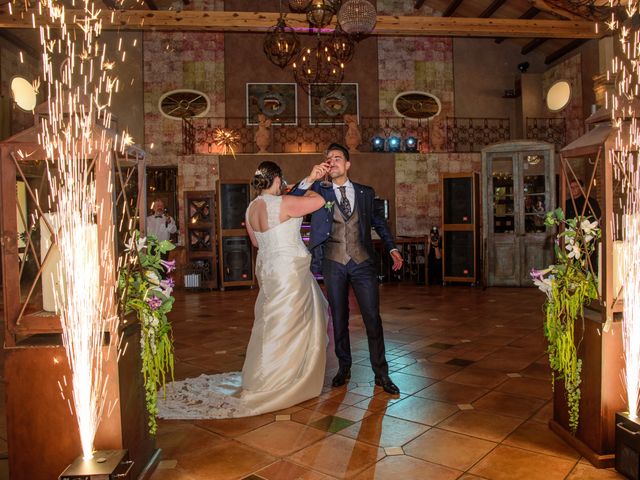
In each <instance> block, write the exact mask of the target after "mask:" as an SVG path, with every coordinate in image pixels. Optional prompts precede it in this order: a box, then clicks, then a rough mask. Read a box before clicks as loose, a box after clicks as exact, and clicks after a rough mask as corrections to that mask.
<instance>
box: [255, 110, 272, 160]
mask: <svg viewBox="0 0 640 480" xmlns="http://www.w3.org/2000/svg"><path fill="white" fill-rule="evenodd" d="M270 127H271V120H269V119H268V118H267V117H266V116H265V115H263V114H259V115H258V130H257V131H256V135H255V137H253V139H254V141H255V142H256V145H257V146H258V153H267V152H268V151H269V145H271V132H270V131H269V128H270Z"/></svg>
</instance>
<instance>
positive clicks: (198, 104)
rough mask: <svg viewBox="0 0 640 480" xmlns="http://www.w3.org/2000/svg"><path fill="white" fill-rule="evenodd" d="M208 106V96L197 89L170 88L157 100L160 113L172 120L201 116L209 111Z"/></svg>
mask: <svg viewBox="0 0 640 480" xmlns="http://www.w3.org/2000/svg"><path fill="white" fill-rule="evenodd" d="M209 106H210V103H209V97H207V95H205V94H204V93H202V92H199V91H197V90H185V89H181V90H172V91H170V92H167V93H165V94H164V95H162V96H161V97H160V100H159V101H158V108H159V109H160V113H162V115H164V116H165V117H167V118H171V119H173V120H180V119H183V118H188V117H203V116H205V115H206V114H207V113H208V112H209Z"/></svg>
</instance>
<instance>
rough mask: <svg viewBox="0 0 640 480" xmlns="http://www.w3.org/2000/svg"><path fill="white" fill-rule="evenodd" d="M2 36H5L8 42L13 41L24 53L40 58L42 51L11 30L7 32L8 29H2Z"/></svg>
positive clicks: (0, 36) (0, 32) (0, 31)
mask: <svg viewBox="0 0 640 480" xmlns="http://www.w3.org/2000/svg"><path fill="white" fill-rule="evenodd" d="M0 38H4V39H5V40H6V41H7V42H9V43H11V44H12V45H13V46H14V47H16V48H17V49H18V50H22V51H23V52H24V53H26V54H27V55H29V56H30V57H33V58H39V57H40V52H39V51H38V50H37V49H35V48H33V47H32V46H31V45H29V44H28V43H27V42H25V41H24V40H22V39H21V38H19V37H17V36H15V35H14V34H13V33H11V32H7V31H6V30H0Z"/></svg>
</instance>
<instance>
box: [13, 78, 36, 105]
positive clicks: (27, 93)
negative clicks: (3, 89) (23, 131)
mask: <svg viewBox="0 0 640 480" xmlns="http://www.w3.org/2000/svg"><path fill="white" fill-rule="evenodd" d="M11 95H12V96H13V101H14V102H16V105H18V106H19V107H20V108H21V109H22V110H26V111H27V112H32V111H33V109H34V108H36V99H37V94H36V90H35V88H33V85H32V84H31V82H30V81H29V80H27V79H26V78H22V77H13V80H11Z"/></svg>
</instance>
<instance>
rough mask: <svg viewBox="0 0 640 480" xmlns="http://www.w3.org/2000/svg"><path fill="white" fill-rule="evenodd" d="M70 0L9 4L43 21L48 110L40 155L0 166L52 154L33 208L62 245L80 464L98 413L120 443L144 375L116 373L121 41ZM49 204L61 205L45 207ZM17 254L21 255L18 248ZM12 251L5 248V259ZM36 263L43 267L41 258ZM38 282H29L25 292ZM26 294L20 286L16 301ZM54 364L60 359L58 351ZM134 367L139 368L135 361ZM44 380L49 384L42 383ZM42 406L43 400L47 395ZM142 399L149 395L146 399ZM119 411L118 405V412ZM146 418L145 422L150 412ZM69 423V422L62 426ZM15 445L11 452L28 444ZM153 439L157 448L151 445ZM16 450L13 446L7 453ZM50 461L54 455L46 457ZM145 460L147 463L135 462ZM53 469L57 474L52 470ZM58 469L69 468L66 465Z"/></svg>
mask: <svg viewBox="0 0 640 480" xmlns="http://www.w3.org/2000/svg"><path fill="white" fill-rule="evenodd" d="M72 3H73V5H72V8H73V9H74V10H73V12H72V13H71V12H68V11H67V10H66V8H65V6H64V5H63V4H62V3H61V2H56V1H55V0H38V1H36V2H35V3H32V2H28V1H27V2H24V3H22V2H21V3H20V5H19V6H18V4H16V3H13V4H9V6H8V8H9V10H13V11H12V14H13V15H16V16H21V17H26V18H31V19H32V24H33V26H34V28H36V26H38V27H37V28H38V31H39V36H40V43H41V46H42V51H41V63H42V74H41V76H42V78H41V85H42V88H41V90H44V93H45V96H46V106H45V108H46V111H43V112H42V113H44V115H43V116H41V118H40V120H41V121H40V124H39V125H38V126H37V129H38V131H37V146H36V147H35V148H36V150H37V151H38V152H40V153H38V154H37V155H34V151H35V150H34V151H26V150H25V151H20V150H18V151H17V153H16V154H15V156H14V154H13V153H11V156H12V157H11V159H9V158H8V157H7V156H3V158H2V162H3V164H2V167H3V168H4V170H2V168H0V170H2V171H3V172H4V174H5V175H6V178H9V177H13V176H15V174H14V175H12V174H11V171H12V170H11V169H13V168H17V169H18V170H19V171H20V173H21V174H22V171H21V170H20V168H21V167H20V164H26V163H28V162H29V161H32V160H33V159H34V158H35V156H39V157H42V158H43V159H44V160H46V162H45V164H46V178H47V182H48V186H47V188H45V190H46V191H48V192H49V198H47V199H46V200H44V201H43V202H42V203H43V204H44V205H41V204H40V196H39V194H38V192H35V197H34V199H35V202H36V205H37V207H36V212H35V213H32V214H31V215H32V216H33V217H34V218H35V219H36V220H35V222H36V223H37V218H38V217H40V219H42V220H44V223H47V222H48V224H49V225H50V227H52V228H51V233H52V238H53V241H54V243H55V244H56V245H57V247H58V249H59V252H60V260H59V263H58V264H57V266H56V268H54V269H53V270H54V272H55V273H54V275H55V277H56V278H55V279H53V282H51V284H56V285H59V287H58V288H57V290H54V292H53V295H54V298H55V305H56V308H55V309H56V312H57V314H58V315H57V316H58V317H59V319H60V326H61V327H62V341H63V345H64V349H65V353H66V357H67V360H68V365H69V372H70V373H69V374H68V375H66V376H65V377H64V378H61V379H60V382H58V385H59V386H60V389H59V390H60V392H59V393H60V394H62V396H63V398H64V399H65V400H66V403H67V404H68V407H69V412H70V414H71V416H72V418H73V419H74V420H75V421H76V422H77V426H78V431H79V437H80V446H81V450H82V452H81V453H82V458H81V459H78V460H79V462H78V461H77V462H75V463H74V465H76V464H78V465H80V464H82V465H85V464H86V465H88V464H89V463H90V461H91V459H92V457H93V456H94V441H95V438H96V434H97V432H98V428H99V426H100V423H101V422H102V421H104V420H105V419H107V418H109V421H108V422H107V423H108V425H107V426H106V428H105V433H104V434H102V435H99V437H100V438H101V440H100V442H99V443H100V444H101V445H107V446H108V447H107V448H122V446H123V442H124V440H123V438H124V436H125V430H127V431H128V430H133V429H134V428H135V427H129V426H125V425H124V423H122V424H120V421H121V419H125V418H126V415H127V414H130V413H129V412H132V411H134V410H132V405H131V398H135V395H134V396H133V397H131V393H130V391H131V390H130V389H129V390H128V391H127V393H128V395H129V396H128V397H127V401H128V402H129V404H128V408H129V412H126V411H124V406H123V409H122V410H121V409H120V408H116V407H119V405H118V402H119V399H120V397H119V395H120V392H119V390H118V389H119V388H122V385H123V382H124V384H125V385H126V384H127V382H129V383H130V384H132V386H133V388H135V387H136V386H137V385H138V384H136V383H135V381H136V380H135V376H134V377H132V378H131V379H124V380H122V378H121V379H120V380H119V379H118V370H119V367H118V365H117V358H119V357H120V356H121V355H123V354H124V353H123V350H125V349H124V348H123V349H121V350H118V346H119V339H118V331H119V325H118V323H119V319H118V314H117V312H116V310H117V308H116V302H115V299H116V292H115V287H116V264H117V262H116V260H115V257H114V255H115V253H114V252H115V250H114V239H115V238H116V235H115V232H114V221H113V203H112V200H113V197H114V192H113V191H112V186H113V185H114V184H115V179H114V178H113V177H112V176H113V172H114V162H115V154H114V151H115V150H116V149H119V150H121V151H123V150H124V149H125V147H127V146H128V144H129V143H130V142H131V139H130V137H129V136H128V135H126V134H122V135H115V133H112V132H110V130H109V129H110V127H111V124H112V118H111V114H110V112H109V108H110V105H111V101H112V98H113V96H114V95H115V94H116V92H117V91H118V89H119V82H118V79H117V77H116V76H115V74H114V72H115V70H116V69H115V66H116V64H117V63H119V62H122V63H123V62H124V61H125V59H126V51H125V50H124V48H123V42H122V41H120V42H118V43H117V51H114V52H113V53H111V52H110V49H109V48H108V47H107V45H106V42H104V39H103V38H101V34H102V22H103V18H104V19H105V21H108V18H109V17H108V15H104V13H103V12H101V10H100V9H98V8H96V6H95V5H94V4H93V3H92V2H91V1H90V0H82V1H81V3H80V4H78V3H74V2H72ZM114 50H115V48H114ZM112 55H113V58H111V56H112ZM36 118H38V117H36ZM14 153H15V150H14ZM32 155H33V156H32ZM6 160H10V162H6ZM6 165H9V167H10V168H7V167H6ZM7 172H8V175H7ZM5 183H6V182H5ZM0 191H2V195H3V199H5V200H6V199H7V198H10V197H9V196H8V195H7V193H6V192H8V191H9V190H8V189H7V187H6V186H5V187H4V189H2V188H0ZM7 205H8V204H7ZM7 208H8V207H5V210H6V209H7ZM47 211H52V212H55V213H51V214H46V213H44V212H47ZM44 223H42V224H41V225H43V224H44ZM10 224H11V222H10V221H9V222H8V223H7V222H4V225H3V228H4V233H5V234H6V233H8V232H9V231H8V230H7V229H6V227H7V225H10ZM10 228H15V227H10ZM14 256H15V261H17V258H18V257H17V256H16V255H15V254H14ZM43 257H44V258H43V259H42V263H43V264H44V263H46V262H47V261H48V260H50V258H48V257H49V256H48V255H46V256H45V255H44V254H43ZM7 258H8V257H7V255H4V260H5V261H6V259H7ZM23 260H24V259H23ZM11 261H12V262H13V261H14V258H11ZM36 262H37V260H36ZM37 263H38V262H37ZM38 266H39V267H40V269H41V270H42V266H40V264H39V263H38ZM15 271H16V272H17V269H16V270H15ZM20 273H22V270H20ZM5 279H6V278H5ZM47 280H51V279H47ZM36 281H37V277H36ZM18 283H20V282H19V281H18ZM43 285H44V282H43ZM18 288H19V287H18ZM18 291H19V290H18ZM33 291H34V289H33V287H32V289H31V291H29V294H28V298H30V297H31V295H32V292H33ZM28 298H27V302H28ZM5 300H6V294H5ZM21 301H22V300H21V298H20V295H18V298H17V299H16V302H17V303H20V302H21ZM5 305H6V304H5ZM26 307H27V303H25V304H24V306H23V307H22V311H21V312H20V313H19V315H18V319H19V318H21V316H22V314H23V312H25V308H26ZM5 320H7V319H5ZM12 322H13V324H15V323H17V322H16V321H14V320H10V321H9V324H12ZM26 324H27V322H25V325H26ZM123 347H124V345H123ZM130 350H131V349H130ZM20 355H22V354H16V355H15V356H14V357H15V358H18V357H19V356H20ZM129 359H130V360H127V362H128V365H133V364H134V363H135V358H132V357H131V355H129ZM12 361H15V362H18V360H12ZM138 361H139V360H138ZM53 363H54V364H58V363H60V362H59V360H58V358H56V357H54V362H53ZM135 365H137V363H135ZM127 368H130V367H127ZM133 368H136V367H135V366H134V367H133ZM137 373H138V374H139V373H140V372H139V370H138V372H137ZM140 377H141V375H140ZM26 378H27V377H26V376H25V379H26ZM67 385H68V387H67ZM126 388H129V387H128V386H127V387H126ZM44 389H45V387H43V388H42V390H44ZM69 393H70V394H69ZM14 398H18V397H14ZM58 398H59V397H58ZM12 401H13V400H11V401H10V403H11V402H12ZM42 405H43V406H42V408H43V409H45V407H44V404H42ZM142 405H143V403H141V405H140V406H142ZM56 408H57V407H56ZM65 408H66V406H65ZM113 412H116V413H115V414H114V415H112V413H113ZM31 414H32V415H35V414H36V412H34V411H33V410H32V412H31ZM40 416H43V415H40ZM110 417H111V418H110ZM113 417H115V419H114V418H113ZM140 418H141V423H142V425H144V423H145V420H144V414H143V415H141V416H140ZM135 420H137V418H136V419H135ZM134 423H135V422H134ZM67 425H68V422H67ZM67 425H64V427H63V428H65V429H66V428H67ZM12 428H13V427H12ZM63 431H64V430H63ZM101 431H102V429H101ZM143 431H144V430H143ZM60 433H62V432H60V431H57V432H52V434H53V435H59V434H60ZM136 435H138V434H136ZM132 438H136V439H137V442H136V443H137V444H136V445H135V446H134V448H136V449H137V452H135V455H137V456H138V458H141V459H142V460H144V461H145V462H146V460H148V456H146V455H147V454H148V450H149V447H148V446H147V443H146V440H145V439H144V438H143V437H140V436H135V437H132ZM36 440H37V441H36ZM37 442H40V453H42V454H45V455H46V453H45V452H52V451H58V450H56V448H55V447H53V448H51V449H49V445H50V444H51V443H52V442H51V441H50V440H49V441H47V437H46V436H41V437H38V438H37V439H36V438H35V432H34V436H33V438H32V442H31V443H32V444H34V445H35V444H36V443H37ZM62 443H63V445H62V446H61V447H60V450H59V451H60V452H61V453H64V455H65V458H67V459H66V460H64V459H63V460H62V461H66V462H67V463H68V461H69V460H68V457H66V455H67V450H66V449H68V444H69V442H62ZM14 445H15V443H14ZM141 445H144V446H143V447H141ZM44 446H46V449H45V448H43V447H44ZM13 448H14V450H13V451H14V453H15V452H17V451H19V450H21V451H24V450H25V449H20V448H16V447H13ZM76 448H77V447H76ZM150 448H151V449H153V446H152V447H150ZM11 450H12V447H11V446H10V452H11ZM114 452H122V454H120V453H116V454H114ZM77 453H79V452H77ZM77 453H75V455H77ZM21 454H22V453H21ZM135 455H134V456H135ZM10 456H11V455H10ZM145 456H146V457H145ZM98 457H100V458H98V459H94V460H93V462H94V463H96V462H97V463H104V462H103V460H104V458H105V457H109V458H111V459H113V458H119V460H118V461H117V462H116V463H119V462H120V460H122V463H123V464H125V463H126V457H127V455H126V450H110V451H107V452H106V453H105V452H100V455H98ZM49 460H51V459H50V458H48V459H47V461H49ZM32 461H33V458H32ZM58 461H59V460H58ZM136 461H138V460H136ZM12 462H13V465H18V464H20V463H21V464H23V463H24V462H23V461H22V458H21V460H20V461H16V460H11V461H10V464H11V463H12ZM83 462H84V463H83ZM35 463H37V462H35ZM49 463H51V464H54V463H55V462H54V461H50V462H49ZM65 464H66V463H65ZM74 465H72V467H74ZM142 467H144V463H142V464H141V465H139V466H138V467H137V468H138V469H141V468H142ZM30 468H34V470H33V471H32V473H33V472H37V473H38V474H42V473H44V470H46V468H45V467H44V466H41V468H40V470H38V467H37V466H35V467H30ZM117 468H120V467H117ZM127 468H131V462H128V467H127ZM12 469H13V467H12ZM13 470H14V471H13V472H12V476H13V474H25V473H24V471H23V472H20V471H19V470H18V471H16V469H13ZM23 470H26V469H23ZM68 470H69V471H71V470H73V471H74V472H76V470H77V469H75V467H74V468H71V467H70V469H68ZM59 471H60V470H57V472H59ZM87 472H88V471H85V472H84V473H82V472H80V473H82V474H83V475H85V476H83V477H82V478H89V473H87ZM47 473H48V474H50V473H51V472H50V471H47ZM40 476H41V475H40ZM45 476H47V474H45ZM16 478H18V477H16ZM22 478H27V477H22ZM30 478H34V477H30ZM47 478H51V475H48V476H47ZM61 478H66V477H65V476H64V474H63V476H62V477H61Z"/></svg>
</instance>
